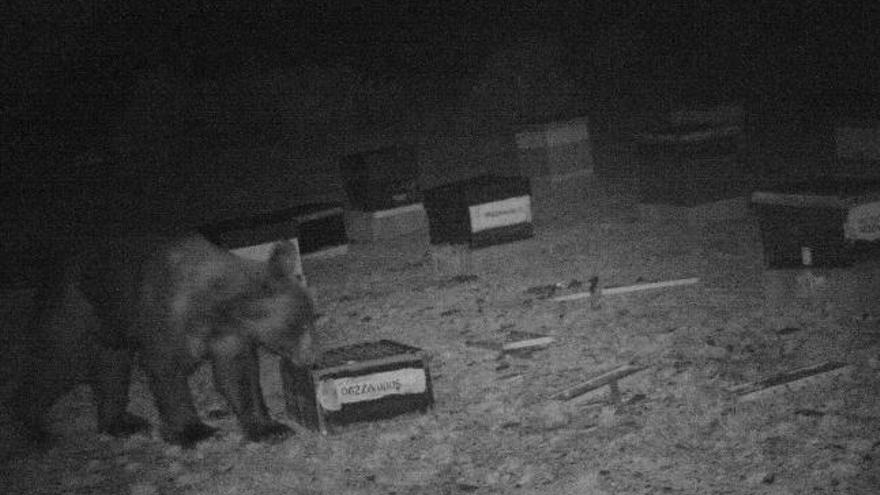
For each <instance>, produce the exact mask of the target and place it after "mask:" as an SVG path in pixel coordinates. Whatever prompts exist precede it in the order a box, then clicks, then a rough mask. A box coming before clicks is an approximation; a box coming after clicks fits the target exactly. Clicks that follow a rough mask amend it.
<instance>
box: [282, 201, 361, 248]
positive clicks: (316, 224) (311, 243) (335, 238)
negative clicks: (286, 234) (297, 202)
mask: <svg viewBox="0 0 880 495" xmlns="http://www.w3.org/2000/svg"><path fill="white" fill-rule="evenodd" d="M295 218H296V221H297V234H298V239H299V248H300V252H301V253H302V255H303V257H304V258H312V257H325V256H333V255H338V254H344V253H346V252H347V251H348V234H347V233H346V228H345V214H344V211H343V209H342V206H341V205H339V204H333V203H315V204H309V205H304V206H300V207H298V208H296V216H295Z"/></svg>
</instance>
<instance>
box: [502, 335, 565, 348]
mask: <svg viewBox="0 0 880 495" xmlns="http://www.w3.org/2000/svg"><path fill="white" fill-rule="evenodd" d="M555 341H556V339H554V338H553V337H538V338H536V339H528V340H520V341H518V342H507V343H505V344H504V345H503V346H501V348H502V349H503V350H505V351H512V350H515V349H525V348H527V347H540V346H545V345H550V344H552V343H553V342H555Z"/></svg>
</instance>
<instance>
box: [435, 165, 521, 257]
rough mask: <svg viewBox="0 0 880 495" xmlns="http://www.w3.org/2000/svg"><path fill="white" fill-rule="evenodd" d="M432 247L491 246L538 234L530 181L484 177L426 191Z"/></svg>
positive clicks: (519, 178)
mask: <svg viewBox="0 0 880 495" xmlns="http://www.w3.org/2000/svg"><path fill="white" fill-rule="evenodd" d="M425 207H426V209H427V210H428V222H429V226H430V236H431V243H432V244H467V245H469V246H470V247H472V248H479V247H485V246H491V245H494V244H501V243H504V242H510V241H515V240H520V239H526V238H529V237H531V236H532V235H533V234H534V228H533V225H532V206H531V193H530V187H529V180H528V179H527V178H525V177H502V176H493V175H484V176H480V177H475V178H472V179H467V180H463V181H458V182H453V183H451V184H446V185H444V186H440V187H436V188H433V189H429V190H427V191H425Z"/></svg>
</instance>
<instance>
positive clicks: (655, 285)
mask: <svg viewBox="0 0 880 495" xmlns="http://www.w3.org/2000/svg"><path fill="white" fill-rule="evenodd" d="M699 281H700V279H699V278H697V277H693V278H682V279H677V280H665V281H663V282H650V283H644V284H636V285H626V286H623V287H606V288H603V289H601V290H598V291H595V292H578V293H577V294H569V295H566V296H559V297H554V298H553V300H554V301H574V300H577V299H584V298H587V297H596V296H599V295H602V296H611V295H614V294H625V293H628V292H637V291H642V290H650V289H662V288H665V287H680V286H683V285H693V284H695V283H697V282H699Z"/></svg>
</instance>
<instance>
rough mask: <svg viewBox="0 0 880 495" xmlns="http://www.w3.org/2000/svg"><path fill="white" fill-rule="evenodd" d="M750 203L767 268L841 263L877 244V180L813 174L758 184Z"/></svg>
mask: <svg viewBox="0 0 880 495" xmlns="http://www.w3.org/2000/svg"><path fill="white" fill-rule="evenodd" d="M751 202H752V207H753V209H754V210H755V212H756V214H757V216H758V222H759V225H760V227H761V238H762V241H763V245H764V260H765V266H766V267H767V268H798V267H804V266H811V267H845V266H849V265H850V264H852V263H853V262H854V261H855V260H856V259H857V258H864V257H871V256H873V255H875V253H876V251H877V250H878V245H880V181H877V180H874V181H865V180H855V179H846V178H835V177H818V178H815V179H811V180H805V181H797V182H792V183H784V184H779V185H777V186H774V187H769V188H764V189H763V190H761V191H756V192H754V193H753V194H752V198H751Z"/></svg>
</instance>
